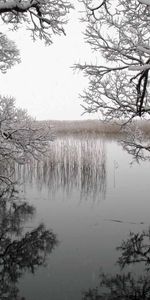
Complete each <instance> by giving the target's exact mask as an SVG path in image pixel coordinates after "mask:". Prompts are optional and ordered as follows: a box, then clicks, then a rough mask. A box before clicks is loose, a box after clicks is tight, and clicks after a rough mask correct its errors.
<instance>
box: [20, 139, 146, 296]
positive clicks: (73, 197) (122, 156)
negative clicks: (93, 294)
mask: <svg viewBox="0 0 150 300" xmlns="http://www.w3.org/2000/svg"><path fill="white" fill-rule="evenodd" d="M131 162H132V157H131V156H129V154H128V153H127V152H125V151H123V149H122V146H121V145H120V144H119V143H118V142H117V140H113V139H106V138H105V137H82V138H81V137H67V138H60V139H57V140H55V141H54V142H53V143H52V144H51V145H50V157H48V158H47V159H45V161H44V162H33V163H32V164H31V165H29V166H26V167H24V168H23V167H20V169H18V174H19V177H20V178H21V180H22V182H23V185H22V194H24V195H25V199H26V201H29V203H30V204H32V205H33V206H34V207H35V208H36V211H35V213H34V215H33V217H32V218H30V219H29V220H28V221H26V223H25V225H24V226H25V228H26V230H29V228H34V227H36V226H38V225H39V224H40V223H44V224H45V226H46V228H48V229H51V230H52V231H53V232H54V233H55V234H56V235H57V239H58V241H59V242H58V244H57V246H56V247H55V249H54V250H53V251H52V253H51V254H50V255H48V256H47V259H46V264H47V265H46V266H42V267H39V268H37V270H36V272H35V273H34V274H32V273H31V272H29V271H26V272H24V274H23V276H22V277H20V281H19V285H18V286H19V289H20V295H22V296H24V297H25V299H27V300H50V299H51V300H79V299H81V298H82V292H83V291H86V290H88V289H89V288H92V287H95V286H96V285H97V284H98V276H99V272H100V271H104V272H106V273H110V272H111V273H115V272H117V271H118V270H119V268H118V267H117V266H116V264H115V263H116V260H117V258H118V256H119V253H118V251H116V247H117V246H119V245H120V244H121V241H122V240H123V239H126V238H127V236H128V235H129V232H130V231H134V232H138V231H142V230H143V229H147V228H148V227H149V224H150V197H149V195H150V181H149V178H150V165H149V162H144V163H141V164H137V163H134V164H131ZM131 269H132V266H131V267H130V266H129V270H130V271H131Z"/></svg>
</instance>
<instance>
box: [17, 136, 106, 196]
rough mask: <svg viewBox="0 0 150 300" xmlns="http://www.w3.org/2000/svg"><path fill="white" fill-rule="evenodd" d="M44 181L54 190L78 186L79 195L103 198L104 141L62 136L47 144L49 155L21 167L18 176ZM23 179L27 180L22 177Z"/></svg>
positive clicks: (40, 183) (104, 185)
mask: <svg viewBox="0 0 150 300" xmlns="http://www.w3.org/2000/svg"><path fill="white" fill-rule="evenodd" d="M23 175H24V176H26V178H28V179H29V176H30V180H31V181H33V180H35V179H36V180H37V183H38V184H37V185H38V187H41V188H42V186H43V183H44V184H46V185H47V186H48V187H49V189H50V190H51V191H53V192H55V191H58V190H59V189H61V191H64V192H67V193H69V192H72V190H73V189H78V190H79V192H80V195H81V198H88V197H89V198H90V197H91V198H92V199H95V198H96V197H98V198H104V197H105V193H106V153H105V145H104V141H103V140H101V139H100V138H96V137H89V136H87V137H84V138H81V137H65V138H59V139H58V140H55V141H54V142H53V143H51V144H50V150H49V157H47V158H45V160H44V161H43V162H41V161H40V162H39V161H34V162H33V164H32V165H28V167H27V166H25V167H24V171H22V175H21V176H23ZM25 180H26V179H25Z"/></svg>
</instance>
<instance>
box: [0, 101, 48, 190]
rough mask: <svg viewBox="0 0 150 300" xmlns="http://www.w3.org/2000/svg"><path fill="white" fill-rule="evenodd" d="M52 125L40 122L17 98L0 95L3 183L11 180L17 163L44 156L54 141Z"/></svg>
mask: <svg viewBox="0 0 150 300" xmlns="http://www.w3.org/2000/svg"><path fill="white" fill-rule="evenodd" d="M53 138H54V137H53V134H52V130H51V128H50V126H48V125H46V126H44V125H41V124H40V125H39V123H38V122H36V120H34V119H33V118H31V117H30V116H29V115H28V114H27V112H26V111H25V110H22V109H17V108H16V107H15V102H14V99H12V98H6V97H1V96H0V182H5V183H6V185H9V184H11V183H12V180H11V178H12V175H13V172H14V166H15V164H16V163H18V164H25V163H27V162H30V160H31V159H32V158H34V159H37V160H38V159H41V158H42V157H43V156H44V155H45V154H47V153H48V151H49V143H50V141H52V140H53Z"/></svg>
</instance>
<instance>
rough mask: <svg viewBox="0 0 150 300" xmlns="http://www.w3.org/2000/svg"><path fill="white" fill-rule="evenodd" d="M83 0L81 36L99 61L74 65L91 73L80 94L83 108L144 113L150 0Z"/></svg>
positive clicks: (107, 113) (149, 96)
mask: <svg viewBox="0 0 150 300" xmlns="http://www.w3.org/2000/svg"><path fill="white" fill-rule="evenodd" d="M81 2H82V3H83V4H84V7H85V12H83V14H82V18H81V21H82V22H84V23H85V25H86V30H85V32H84V35H85V40H86V42H87V43H88V44H89V45H90V46H91V48H92V50H93V51H94V52H95V55H96V61H97V62H96V64H94V63H90V64H89V63H88V62H87V63H85V64H81V63H80V64H76V65H75V66H74V68H75V69H78V70H81V71H82V72H83V73H84V75H85V76H87V77H88V78H89V88H88V89H86V91H85V92H83V93H82V96H81V97H82V99H83V101H84V103H83V109H84V112H88V113H89V112H90V113H95V112H99V115H100V116H103V118H105V119H114V118H115V119H120V117H121V118H124V119H128V120H131V119H133V118H135V117H136V116H139V117H145V116H146V115H147V116H148V115H149V113H150V110H149V109H147V108H148V107H150V89H149V69H150V58H149V54H150V50H149V49H150V44H149V37H150V31H149V25H148V24H149V16H150V5H149V4H150V1H148V0H139V1H138V0H117V1H113V0H103V1H95V0H81ZM102 57H103V60H102ZM123 74H124V75H123Z"/></svg>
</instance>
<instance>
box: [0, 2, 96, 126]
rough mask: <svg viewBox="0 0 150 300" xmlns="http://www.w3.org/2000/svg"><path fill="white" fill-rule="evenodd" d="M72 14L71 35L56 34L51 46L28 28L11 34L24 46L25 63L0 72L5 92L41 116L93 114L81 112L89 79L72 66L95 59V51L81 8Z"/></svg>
mask: <svg viewBox="0 0 150 300" xmlns="http://www.w3.org/2000/svg"><path fill="white" fill-rule="evenodd" d="M76 5H77V8H78V9H80V8H81V7H80V6H79V4H76ZM68 17H69V23H68V25H67V26H66V27H65V29H66V34H67V36H61V37H60V36H57V37H54V39H53V41H54V43H53V44H52V45H51V46H46V47H45V45H44V41H43V42H42V41H36V42H33V41H32V39H31V38H30V33H29V32H27V31H25V32H23V31H18V32H15V33H9V34H8V36H9V37H11V38H12V39H14V40H15V41H16V44H17V46H18V48H19V49H20V55H21V63H20V64H19V65H16V66H15V67H13V68H12V69H11V70H8V72H7V74H5V75H3V74H0V76H1V80H0V82H1V88H0V89H1V93H2V94H4V95H11V96H13V97H15V99H16V105H17V106H18V107H21V108H25V109H27V110H28V112H29V114H31V115H32V116H33V117H36V118H37V119H40V120H44V119H57V120H58V119H60V120H70V119H73V120H77V119H85V118H86V119H88V118H90V116H89V115H87V114H86V115H84V116H81V114H82V112H83V109H82V108H81V106H80V104H81V99H79V93H81V92H82V90H83V89H84V88H85V87H86V86H87V79H85V78H83V75H82V74H81V73H78V72H76V73H74V72H73V70H72V69H71V66H72V65H73V64H74V63H77V62H83V63H84V62H85V61H91V57H92V52H91V49H90V47H89V46H88V45H87V44H86V43H85V42H84V36H83V33H82V32H83V25H82V24H81V23H80V22H79V17H80V14H79V12H78V11H77V10H74V11H72V12H71V13H70V15H68ZM91 118H97V116H96V115H95V116H94V115H92V116H91Z"/></svg>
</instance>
